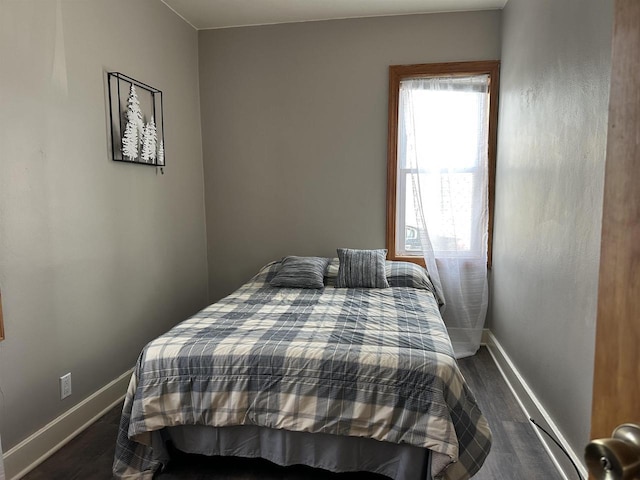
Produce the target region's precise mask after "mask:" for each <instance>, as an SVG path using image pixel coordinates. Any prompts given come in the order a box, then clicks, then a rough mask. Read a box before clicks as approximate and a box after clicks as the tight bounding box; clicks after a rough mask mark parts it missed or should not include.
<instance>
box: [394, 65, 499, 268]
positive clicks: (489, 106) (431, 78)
mask: <svg viewBox="0 0 640 480" xmlns="http://www.w3.org/2000/svg"><path fill="white" fill-rule="evenodd" d="M498 68H499V62H497V61H487V62H463V63H438V64H425V65H394V66H391V67H390V68H389V140H388V165H387V249H388V250H389V258H390V259H392V260H405V261H413V262H415V263H419V264H422V265H424V260H423V258H422V242H421V236H422V235H421V225H425V224H426V225H427V227H428V231H429V237H430V240H431V243H432V245H433V249H434V253H435V255H436V257H437V258H445V257H469V258H472V257H478V256H480V250H481V249H483V248H484V245H487V248H488V251H487V263H488V265H489V266H490V265H491V239H492V226H493V202H494V176H495V152H496V126H497V99H498ZM407 124H410V126H407ZM412 156H415V158H417V159H419V161H417V162H413V161H411V160H410V159H411V158H412ZM417 165H419V167H417ZM416 183H417V184H418V185H419V187H418V189H419V194H417V192H416ZM415 202H420V203H421V208H419V209H416V208H415ZM485 206H486V207H485ZM481 208H482V209H483V210H486V212H487V217H488V218H487V220H486V221H485V222H484V223H482V225H488V228H487V227H482V228H479V224H478V222H477V221H476V220H475V219H477V218H478V215H479V214H480V213H481V212H480V210H479V209H481ZM420 212H422V213H420ZM422 214H423V215H424V220H422V221H419V220H418V218H416V217H417V216H418V215H422Z"/></svg>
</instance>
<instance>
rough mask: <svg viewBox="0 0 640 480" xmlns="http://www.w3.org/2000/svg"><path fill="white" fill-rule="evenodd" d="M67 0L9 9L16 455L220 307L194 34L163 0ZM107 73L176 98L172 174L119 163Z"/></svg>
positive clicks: (6, 285) (7, 231)
mask: <svg viewBox="0 0 640 480" xmlns="http://www.w3.org/2000/svg"><path fill="white" fill-rule="evenodd" d="M56 4H57V2H53V1H49V0H42V1H37V0H26V1H6V0H2V1H0V65H2V68H0V86H1V87H0V104H1V105H2V108H1V109H0V145H1V150H0V156H1V157H0V287H1V288H2V298H3V303H4V314H5V323H6V325H5V327H6V328H5V330H6V340H5V341H3V342H2V343H0V388H1V389H2V393H3V395H0V431H1V433H2V442H3V446H4V449H5V451H6V450H7V449H8V448H10V447H12V446H13V445H15V444H16V443H17V442H19V441H20V440H22V439H23V438H25V437H26V436H28V435H29V434H31V433H33V432H34V431H35V430H36V429H38V428H40V427H42V426H43V425H44V424H46V423H47V422H48V421H50V420H52V419H53V418H55V417H56V416H58V415H59V414H61V413H62V412H63V411H66V410H68V409H69V408H70V407H71V406H72V405H73V404H75V403H77V402H78V401H80V400H82V399H83V398H84V397H86V396H88V395H89V394H91V393H93V392H94V391H96V390H98V389H99V388H100V387H102V386H103V385H105V384H106V383H108V382H109V381H111V380H113V379H114V378H116V377H117V376H119V375H120V374H122V373H123V372H124V371H126V370H127V369H129V368H131V367H132V366H133V364H134V363H135V360H136V357H137V355H138V353H139V352H140V349H141V348H142V347H143V346H144V344H145V343H146V342H148V341H149V340H151V339H152V338H153V337H155V336H157V335H158V334H160V333H161V332H163V331H165V330H167V329H168V328H169V327H171V326H172V325H173V324H175V323H177V322H178V321H180V320H183V319H184V318H185V317H186V316H188V315H189V314H192V313H194V312H195V311H196V310H198V309H199V308H201V307H203V306H204V305H205V303H206V299H207V265H206V234H205V226H204V225H205V224H204V193H203V181H202V156H201V135H200V116H199V95H198V58H197V51H198V47H197V34H196V32H195V30H193V29H192V28H191V27H190V26H188V25H187V24H186V23H184V22H183V21H182V20H180V18H178V17H177V16H176V15H175V14H174V13H172V12H171V11H170V10H169V9H168V8H167V7H166V6H165V5H163V4H162V3H161V2H159V1H157V0H136V1H135V2H131V1H126V0H119V1H114V0H94V1H91V2H78V1H71V0H64V1H62V2H61V12H60V13H61V16H60V19H59V20H60V21H59V22H57V21H56ZM56 45H57V48H56ZM106 70H117V71H121V72H124V73H126V74H129V75H131V76H132V77H134V78H137V79H139V80H142V81H144V82H147V83H150V84H152V85H154V86H156V87H158V88H160V89H161V90H163V91H164V94H165V98H164V100H165V102H164V108H165V112H164V113H165V117H164V119H165V124H166V134H165V140H166V158H167V164H168V167H167V168H166V169H165V175H160V174H159V172H156V171H155V169H154V168H151V167H143V166H138V165H127V164H122V163H115V162H112V161H111V160H110V159H109V157H108V155H107V151H108V150H107V142H108V138H109V137H108V134H107V125H108V123H107V111H106V109H105V103H106V102H105V98H106V97H105V73H104V72H105V71H106ZM66 372H72V378H73V395H72V396H71V397H69V398H67V399H65V400H63V401H60V400H59V392H58V377H59V376H61V375H63V374H65V373H66Z"/></svg>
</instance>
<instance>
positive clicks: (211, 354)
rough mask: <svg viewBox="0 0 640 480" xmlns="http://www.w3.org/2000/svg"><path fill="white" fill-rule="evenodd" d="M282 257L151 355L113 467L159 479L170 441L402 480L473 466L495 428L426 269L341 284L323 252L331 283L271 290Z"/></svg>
mask: <svg viewBox="0 0 640 480" xmlns="http://www.w3.org/2000/svg"><path fill="white" fill-rule="evenodd" d="M339 253H340V252H339ZM283 260H286V258H285V259H283ZM283 260H281V261H276V262H272V263H270V264H268V265H266V266H265V267H263V268H262V269H261V270H260V271H259V272H258V274H257V275H255V276H254V277H253V278H252V279H251V280H249V281H248V282H247V283H246V284H244V285H243V286H242V287H240V288H239V289H238V290H237V291H236V292H234V293H233V294H231V295H229V296H228V297H226V298H224V299H222V300H220V301H219V302H217V303H215V304H213V305H210V306H209V307H207V308H205V309H204V310H202V311H201V312H199V313H197V314H196V315H194V316H193V317H192V318H190V319H188V320H186V321H184V322H182V323H180V324H178V325H177V326H175V327H174V328H173V329H171V330H170V331H169V332H167V333H166V334H164V335H162V336H160V337H158V338H157V339H155V340H153V341H152V342H150V343H149V344H148V345H147V346H146V347H145V348H144V349H143V351H142V353H141V354H140V357H139V359H138V362H137V364H136V366H135V369H134V372H133V375H132V378H131V381H130V384H129V388H128V391H127V394H126V397H125V403H124V407H123V412H122V418H121V422H120V428H119V432H118V438H117V443H116V453H115V459H114V464H113V473H114V475H115V476H116V477H117V478H152V477H153V475H154V472H156V471H158V470H160V469H162V468H163V466H165V465H166V464H167V462H169V461H170V456H169V454H168V450H167V443H171V444H173V446H174V447H176V448H178V449H179V450H184V451H187V452H192V453H204V454H208V455H237V456H245V457H252V456H261V457H263V458H267V459H268V460H271V461H274V462H275V463H279V464H282V465H289V464H295V463H303V464H307V465H311V466H316V467H322V468H326V469H329V470H333V471H352V470H364V471H371V472H376V473H382V474H385V475H387V476H389V477H391V478H395V479H396V480H418V479H420V480H431V479H439V478H443V479H449V480H462V479H466V478H469V477H471V476H472V475H473V474H474V473H476V472H477V471H478V469H479V468H480V467H481V465H482V463H483V461H484V459H485V457H486V456H487V454H488V452H489V449H490V445H491V432H490V429H489V427H488V425H487V422H486V419H485V418H484V416H483V415H482V413H481V411H480V409H479V408H478V405H477V403H476V401H475V398H474V396H473V393H472V392H471V391H470V390H469V388H468V386H467V385H466V383H465V381H464V378H463V377H462V374H461V373H460V370H459V369H458V366H457V363H456V360H455V358H454V354H453V349H452V347H451V343H450V340H449V337H448V335H447V332H446V328H445V326H444V323H443V322H442V318H441V316H440V313H439V309H438V302H437V301H436V299H435V297H434V292H433V287H432V286H431V284H430V282H429V279H428V276H427V274H426V271H425V270H424V269H423V268H421V267H418V266H416V265H414V264H410V263H405V262H389V261H387V262H384V264H383V267H382V268H383V273H382V276H383V278H384V281H385V282H386V283H388V288H335V285H336V284H337V283H340V279H341V278H342V277H341V275H342V272H341V271H340V261H339V260H338V259H332V260H330V259H327V260H326V262H327V263H328V265H327V266H326V268H324V274H323V275H324V279H322V286H323V287H324V288H287V287H274V286H272V283H274V280H275V279H276V276H278V273H279V272H282V271H283V270H284V268H283ZM340 260H343V258H342V257H340ZM343 283H344V282H343Z"/></svg>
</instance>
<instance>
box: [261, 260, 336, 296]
mask: <svg viewBox="0 0 640 480" xmlns="http://www.w3.org/2000/svg"><path fill="white" fill-rule="evenodd" d="M330 260H331V259H329V258H323V257H294V256H291V257H285V258H284V259H283V260H282V263H281V264H280V269H279V270H278V273H276V275H275V277H273V279H272V280H271V282H269V283H270V284H271V286H272V287H288V288H324V281H323V280H324V271H325V270H326V269H327V265H329V262H330Z"/></svg>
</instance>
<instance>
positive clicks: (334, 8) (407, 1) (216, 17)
mask: <svg viewBox="0 0 640 480" xmlns="http://www.w3.org/2000/svg"><path fill="white" fill-rule="evenodd" d="M162 1H163V2H164V3H165V4H166V5H167V6H169V8H171V9H172V10H173V11H174V12H176V13H177V14H178V15H180V16H181V17H182V18H183V19H185V20H186V21H187V22H189V23H190V24H191V25H193V27H194V28H197V29H198V30H200V29H210V28H226V27H241V26H248V25H268V24H274V23H290V22H309V21H314V20H329V19H337V18H357V17H379V16H389V15H409V14H413V13H433V12H457V11H468V10H490V9H501V8H503V7H504V5H505V3H507V0H162Z"/></svg>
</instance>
